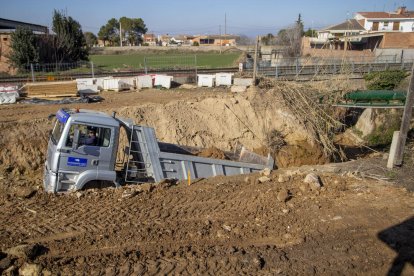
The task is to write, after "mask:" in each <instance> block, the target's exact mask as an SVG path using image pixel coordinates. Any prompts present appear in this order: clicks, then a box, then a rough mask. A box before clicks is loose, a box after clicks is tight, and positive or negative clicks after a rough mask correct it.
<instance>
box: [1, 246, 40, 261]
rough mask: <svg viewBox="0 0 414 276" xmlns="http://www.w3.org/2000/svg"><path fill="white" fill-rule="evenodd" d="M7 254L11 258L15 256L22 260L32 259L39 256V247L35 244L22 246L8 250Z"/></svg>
mask: <svg viewBox="0 0 414 276" xmlns="http://www.w3.org/2000/svg"><path fill="white" fill-rule="evenodd" d="M6 253H7V254H8V255H10V256H14V257H17V258H22V259H25V260H27V259H32V258H34V257H35V256H36V254H37V245H36V244H35V245H33V244H21V245H17V246H15V247H12V248H9V249H7V250H6Z"/></svg>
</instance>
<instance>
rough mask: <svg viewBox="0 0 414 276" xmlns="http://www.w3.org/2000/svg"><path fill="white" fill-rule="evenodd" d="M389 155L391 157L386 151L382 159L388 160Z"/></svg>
mask: <svg viewBox="0 0 414 276" xmlns="http://www.w3.org/2000/svg"><path fill="white" fill-rule="evenodd" d="M388 157H390V154H389V153H388V152H386V153H384V154H383V155H382V160H388Z"/></svg>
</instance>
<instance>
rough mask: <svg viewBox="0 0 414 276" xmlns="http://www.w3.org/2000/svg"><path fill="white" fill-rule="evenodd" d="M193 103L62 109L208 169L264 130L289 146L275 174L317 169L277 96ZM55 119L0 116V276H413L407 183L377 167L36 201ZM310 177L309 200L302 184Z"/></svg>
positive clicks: (324, 168) (37, 113)
mask: <svg viewBox="0 0 414 276" xmlns="http://www.w3.org/2000/svg"><path fill="white" fill-rule="evenodd" d="M203 91H204V92H195V91H192V92H186V91H182V90H173V91H170V92H158V91H155V90H146V91H143V92H132V93H125V94H124V93H118V94H117V93H113V94H110V93H104V95H103V97H104V98H105V99H106V101H104V102H103V103H100V104H90V105H83V104H80V105H79V106H75V105H69V106H70V107H81V108H89V109H97V110H103V111H112V110H115V111H118V112H119V113H120V114H121V115H131V116H130V117H133V118H135V119H136V121H137V123H138V122H140V123H146V124H148V125H151V124H155V126H156V131H157V135H158V136H159V137H161V138H163V140H166V142H175V143H177V142H180V143H182V144H185V143H187V142H190V145H193V146H200V145H205V146H206V147H207V148H208V147H210V149H208V150H207V152H208V153H209V154H211V155H210V156H214V157H215V156H218V155H221V153H223V151H225V150H229V149H237V148H238V147H239V146H240V145H239V144H243V145H248V146H249V147H251V149H254V148H256V149H258V148H261V147H263V145H262V142H263V141H262V139H264V134H265V133H266V131H263V129H265V130H269V129H272V128H277V129H278V130H280V131H282V132H283V134H284V135H286V136H285V137H287V141H289V143H290V144H289V143H288V144H287V145H285V146H284V147H282V148H281V150H280V151H279V155H280V156H281V157H279V159H278V161H277V162H279V164H281V165H282V164H283V165H286V166H291V165H292V164H297V165H301V164H303V163H304V162H305V163H309V164H318V163H319V164H320V163H324V162H325V160H323V158H321V155H320V151H318V150H317V149H312V143H309V142H306V143H304V142H303V141H307V140H306V133H302V129H301V128H300V126H298V125H297V124H295V123H291V122H294V118H291V117H289V113H288V112H287V111H286V110H284V109H283V108H275V107H274V105H271V104H270V102H271V101H274V100H275V99H277V95H272V94H270V93H264V94H263V95H255V96H251V95H238V96H235V95H232V94H230V93H228V92H226V90H223V91H220V93H222V94H220V95H217V94H214V95H212V94H210V93H207V92H205V90H203ZM223 103H225V104H227V105H228V107H229V108H230V109H229V108H227V107H225V106H224V104H223ZM60 107H62V106H58V105H56V106H33V105H15V106H13V107H11V106H6V107H0V115H1V116H0V120H1V123H0V131H1V132H0V133H1V135H0V148H1V151H0V172H1V175H0V222H1V223H0V273H2V274H5V275H10V274H12V275H13V274H17V273H21V274H23V272H25V271H26V272H27V271H29V270H31V271H37V272H39V271H41V273H43V275H50V274H51V275H78V274H86V275H103V274H105V275H142V274H153V275H154V274H185V275H189V274H191V275H194V274H215V275H216V274H220V275H240V274H249V275H253V274H254V275H256V274H259V275H326V274H328V275H332V274H340V275H344V274H346V275H360V274H363V275H384V274H386V273H388V272H389V271H392V272H395V271H397V272H398V271H400V270H401V271H402V273H403V275H411V274H414V268H413V259H414V256H413V254H412V252H414V244H413V240H414V234H413V231H412V229H413V227H414V217H413V215H412V214H413V210H414V196H413V194H412V192H410V191H408V190H407V189H406V188H404V187H401V185H402V184H404V183H409V182H410V179H412V176H411V175H410V174H409V171H408V170H399V171H397V175H395V177H394V176H393V175H392V173H393V172H389V171H387V169H386V166H385V165H386V160H384V159H383V158H382V156H381V155H377V156H376V157H372V158H370V159H358V160H356V161H352V162H348V163H343V164H328V165H312V166H302V167H294V168H292V167H291V168H286V169H278V170H276V171H272V172H271V173H270V175H268V176H267V177H268V179H267V178H265V179H263V178H261V179H262V180H261V181H259V178H260V177H262V175H261V174H259V173H256V174H252V175H248V176H246V175H240V176H232V177H222V176H219V177H213V178H210V179H196V180H193V182H192V184H191V185H188V183H187V182H177V183H174V182H163V183H158V184H143V185H137V186H133V185H132V186H124V187H122V188H119V189H115V188H107V189H101V190H97V189H90V190H86V191H79V192H74V193H68V194H59V195H53V194H46V193H44V191H43V188H42V169H43V167H42V164H43V162H44V158H45V150H46V144H47V137H48V130H49V129H50V122H49V121H48V120H47V119H45V117H47V115H48V114H49V113H54V112H56V110H57V109H58V108H60ZM235 115H237V116H235ZM237 117H238V118H237ZM274 118H276V119H274ZM280 118H283V119H280ZM209 119H211V120H209ZM242 122H243V123H242ZM285 124H286V126H285ZM202 129H204V130H205V132H202V131H201V130H202ZM262 135H263V136H262ZM301 141H302V142H301ZM293 142H295V143H293ZM191 143H192V144H191ZM238 143H239V144H238ZM213 146H214V147H216V148H213ZM288 147H291V148H290V149H288ZM295 147H296V148H297V149H296V148H295ZM299 148H300V149H299ZM411 148H412V145H411V146H410V149H411ZM262 150H263V148H262ZM295 150H296V151H297V153H296V154H295V155H296V156H299V157H295V156H293V155H289V154H288V153H287V152H295ZM303 152H305V153H303ZM283 154H286V156H282V155H283ZM279 155H278V156H279ZM283 158H285V159H286V160H288V161H286V162H285V161H282V160H285V159H283ZM409 160H411V161H412V160H413V159H412V157H410V159H409ZM411 161H410V162H411ZM410 164H411V163H410ZM310 172H312V173H314V174H316V175H317V176H318V177H319V178H320V180H321V182H322V187H319V188H318V187H316V186H312V185H310V184H307V183H304V181H303V180H304V179H305V176H306V175H307V174H308V173H310ZM263 174H265V173H263ZM281 195H285V196H284V197H281ZM16 252H19V253H16Z"/></svg>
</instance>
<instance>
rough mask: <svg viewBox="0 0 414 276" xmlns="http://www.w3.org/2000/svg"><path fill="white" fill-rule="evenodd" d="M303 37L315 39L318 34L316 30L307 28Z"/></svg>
mask: <svg viewBox="0 0 414 276" xmlns="http://www.w3.org/2000/svg"><path fill="white" fill-rule="evenodd" d="M304 36H306V37H317V36H318V32H317V31H316V30H313V29H311V28H309V29H308V30H307V31H306V32H305V33H304Z"/></svg>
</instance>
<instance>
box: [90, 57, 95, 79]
mask: <svg viewBox="0 0 414 276" xmlns="http://www.w3.org/2000/svg"><path fill="white" fill-rule="evenodd" d="M91 73H92V78H95V70H94V68H93V62H92V61H91Z"/></svg>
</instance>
